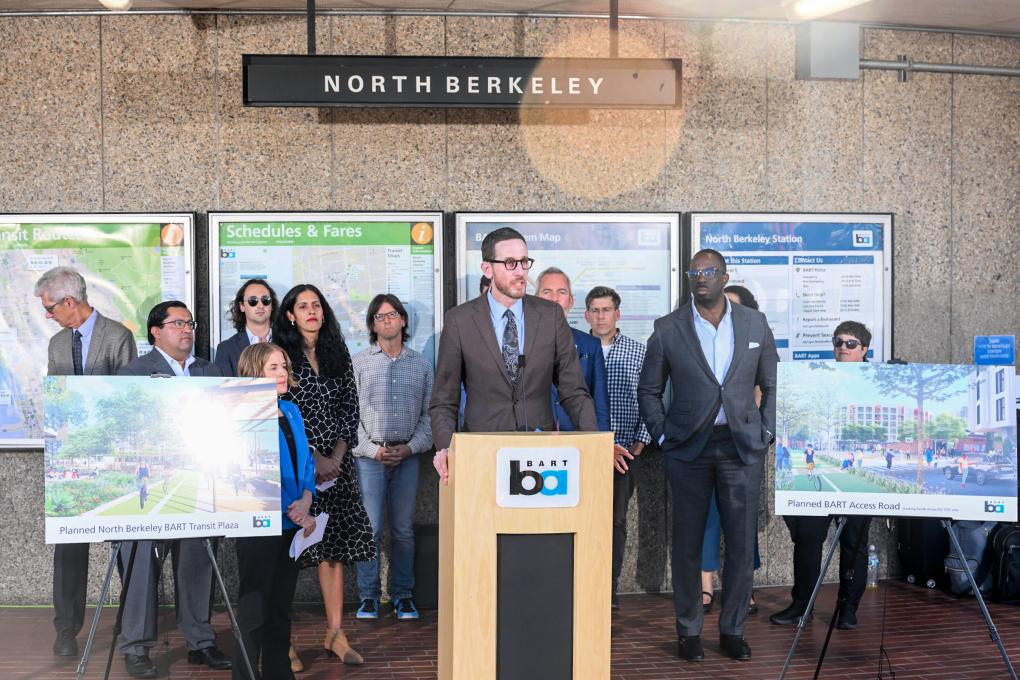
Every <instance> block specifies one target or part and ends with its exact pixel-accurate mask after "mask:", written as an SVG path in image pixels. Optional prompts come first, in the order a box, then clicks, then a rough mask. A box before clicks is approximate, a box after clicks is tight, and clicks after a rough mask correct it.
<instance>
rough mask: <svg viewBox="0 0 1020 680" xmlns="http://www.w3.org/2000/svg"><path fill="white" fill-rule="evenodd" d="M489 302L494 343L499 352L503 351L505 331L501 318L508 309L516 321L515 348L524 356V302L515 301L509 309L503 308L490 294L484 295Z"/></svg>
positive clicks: (503, 318) (504, 322)
mask: <svg viewBox="0 0 1020 680" xmlns="http://www.w3.org/2000/svg"><path fill="white" fill-rule="evenodd" d="M485 299H486V300H488V301H489V314H490V316H491V317H492V330H494V331H496V342H498V343H499V351H500V352H502V351H503V331H504V330H505V329H506V317H505V316H503V315H504V314H505V313H506V310H507V309H509V310H510V311H511V312H513V314H514V320H515V321H517V347H518V351H519V352H520V353H521V354H524V302H523V300H517V301H516V302H514V304H513V305H512V306H510V307H504V306H503V305H502V304H500V303H499V302H497V301H496V299H495V298H493V297H492V292H491V291H490V292H488V293H486V294H485Z"/></svg>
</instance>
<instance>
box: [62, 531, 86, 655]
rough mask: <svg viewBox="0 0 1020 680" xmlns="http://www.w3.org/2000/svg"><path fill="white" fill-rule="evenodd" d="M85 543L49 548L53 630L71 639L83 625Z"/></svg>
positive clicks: (63, 544) (65, 544) (64, 544)
mask: <svg viewBox="0 0 1020 680" xmlns="http://www.w3.org/2000/svg"><path fill="white" fill-rule="evenodd" d="M88 581H89V544H88V543H60V544H58V545H56V546H55V547H54V549H53V611H54V613H55V616H54V617H53V627H54V628H56V629H57V634H65V635H70V636H71V637H75V636H77V635H78V633H79V632H81V627H82V625H83V624H84V623H85V591H86V589H87V587H88Z"/></svg>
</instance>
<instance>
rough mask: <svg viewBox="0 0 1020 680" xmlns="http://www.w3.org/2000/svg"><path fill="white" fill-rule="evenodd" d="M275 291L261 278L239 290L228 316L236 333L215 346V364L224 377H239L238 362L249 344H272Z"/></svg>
mask: <svg viewBox="0 0 1020 680" xmlns="http://www.w3.org/2000/svg"><path fill="white" fill-rule="evenodd" d="M276 307H277V303H276V292H275V291H274V290H273V289H272V287H271V286H270V285H269V284H268V283H266V282H265V281H264V280H262V279H249V280H247V281H245V282H244V284H243V285H242V286H241V287H240V288H239V289H238V290H237V293H236V294H235V295H234V301H233V302H231V303H230V308H229V309H228V310H227V316H228V317H229V318H230V323H231V324H233V326H234V330H236V331H237V333H235V334H234V335H232V336H230V337H229V338H227V339H226V340H224V341H223V342H221V343H220V344H218V345H217V346H216V354H215V361H216V365H217V366H219V368H220V372H221V373H222V374H223V375H227V376H230V375H237V360H238V359H239V358H240V357H241V352H243V351H244V348H245V347H247V346H248V345H254V344H255V343H257V342H272V341H273V317H274V316H275V315H276V314H275V313H276Z"/></svg>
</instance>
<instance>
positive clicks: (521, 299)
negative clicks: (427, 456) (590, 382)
mask: <svg viewBox="0 0 1020 680" xmlns="http://www.w3.org/2000/svg"><path fill="white" fill-rule="evenodd" d="M532 264H534V260H533V259H531V258H529V257H528V244H527V242H526V241H525V240H524V236H522V235H521V233H520V232H518V231H517V230H516V229H511V228H509V227H502V228H500V229H496V230H495V231H493V232H491V233H489V234H488V235H486V237H485V239H484V240H483V241H482V273H483V274H484V275H485V276H487V277H489V278H490V279H491V280H492V286H491V288H490V289H489V291H488V292H487V293H486V294H485V295H481V296H479V297H477V298H475V299H473V300H470V301H468V302H465V303H464V304H462V305H458V306H457V307H454V308H453V309H451V310H450V311H449V312H447V314H446V320H445V322H444V325H443V333H442V335H441V336H440V339H439V361H438V363H437V366H436V381H435V387H434V388H433V391H432V403H431V405H430V408H429V415H430V417H431V421H432V435H433V441H434V442H435V446H436V457H435V460H434V461H433V464H434V465H435V468H436V471H437V472H439V477H440V479H441V480H442V481H443V482H444V483H446V482H448V481H449V472H448V468H447V464H446V462H447V461H446V459H447V453H448V451H447V449H448V447H449V446H450V440H451V439H452V438H453V433H454V431H455V430H456V429H457V415H458V410H459V407H460V386H461V383H462V382H463V384H464V388H465V390H466V392H467V403H466V405H465V407H464V426H463V430H464V431H467V432H516V431H524V432H530V431H533V430H542V431H551V430H554V429H555V420H554V418H553V412H552V403H551V400H550V399H549V395H550V393H551V391H552V386H553V384H555V385H556V386H557V388H558V391H559V398H560V404H561V405H562V406H563V408H564V410H565V411H566V412H567V415H569V416H570V419H571V421H572V422H574V423H576V424H577V429H578V430H580V431H588V432H594V431H597V430H598V424H597V423H596V420H595V406H594V404H593V402H592V398H591V396H590V395H589V394H588V388H587V387H586V386H585V382H584V377H583V376H582V375H581V369H580V364H579V362H578V358H577V351H576V350H575V349H574V339H573V336H572V335H571V333H570V326H568V325H567V320H566V318H564V316H563V310H561V309H560V307H559V305H557V304H555V303H553V302H549V301H548V300H543V299H541V298H537V297H534V296H531V295H526V294H525V291H526V290H527V287H528V270H529V269H531V265H532Z"/></svg>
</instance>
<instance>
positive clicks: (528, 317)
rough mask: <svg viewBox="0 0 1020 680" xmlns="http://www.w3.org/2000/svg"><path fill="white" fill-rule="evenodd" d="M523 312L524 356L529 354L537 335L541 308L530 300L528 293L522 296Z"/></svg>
mask: <svg viewBox="0 0 1020 680" xmlns="http://www.w3.org/2000/svg"><path fill="white" fill-rule="evenodd" d="M522 309H523V312H524V352H523V354H524V356H531V350H532V348H533V347H534V346H535V338H536V337H537V336H538V323H539V318H540V317H541V314H542V310H541V309H539V308H538V306H537V305H535V304H533V303H532V302H531V298H530V296H528V295H525V296H524V304H523V305H522Z"/></svg>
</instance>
